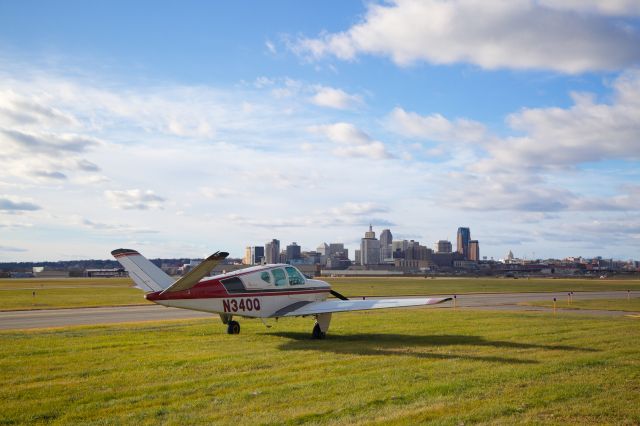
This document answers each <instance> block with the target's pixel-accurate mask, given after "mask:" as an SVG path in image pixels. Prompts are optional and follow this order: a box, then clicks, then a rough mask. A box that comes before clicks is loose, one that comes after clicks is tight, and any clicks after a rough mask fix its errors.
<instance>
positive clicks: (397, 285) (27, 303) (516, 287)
mask: <svg viewBox="0 0 640 426" xmlns="http://www.w3.org/2000/svg"><path fill="white" fill-rule="evenodd" d="M326 280H327V281H328V282H329V283H330V284H331V285H332V286H333V288H334V289H335V290H337V291H339V292H340V293H343V294H344V295H346V296H348V297H350V296H408V295H416V296H418V295H430V294H464V293H478V292H491V293H494V292H495V293H507V292H540V291H569V290H572V291H598V290H628V289H630V290H640V280H593V279H518V280H514V279H500V278H437V279H425V278H404V277H402V278H398V277H393V278H327V279H326ZM131 286H132V282H131V280H129V279H128V278H108V279H106V278H97V279H96V278H93V279H87V278H69V279H49V280H45V279H42V280H38V279H0V310H17V309H52V308H72V307H89V306H119V305H136V304H146V303H150V302H147V301H146V300H145V299H144V297H143V292H142V291H140V290H137V289H135V288H132V287H131ZM34 291H35V294H36V295H35V297H34V296H33V292H34Z"/></svg>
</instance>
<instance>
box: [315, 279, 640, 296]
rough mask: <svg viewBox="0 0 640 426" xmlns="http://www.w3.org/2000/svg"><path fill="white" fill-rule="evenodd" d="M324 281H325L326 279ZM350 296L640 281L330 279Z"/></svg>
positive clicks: (628, 286)
mask: <svg viewBox="0 0 640 426" xmlns="http://www.w3.org/2000/svg"><path fill="white" fill-rule="evenodd" d="M323 279H324V278H323ZM326 281H327V282H329V283H330V284H331V285H332V286H333V288H334V289H335V290H337V291H339V292H344V294H345V295H346V296H349V295H353V296H387V295H390V294H393V295H416V296H417V295H423V294H464V293H512V292H516V293H517V292H557V291H615V290H621V291H622V290H640V280H598V279H584V278H580V279H577V278H576V279H574V278H564V279H550V278H531V279H528V278H520V279H517V280H516V279H513V278H435V279H434V278H406V277H402V278H396V277H394V278H380V277H375V278H374V277H371V278H368V277H367V278H360V277H358V278H354V277H349V278H326Z"/></svg>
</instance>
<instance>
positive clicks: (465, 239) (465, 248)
mask: <svg viewBox="0 0 640 426" xmlns="http://www.w3.org/2000/svg"><path fill="white" fill-rule="evenodd" d="M469 240H471V231H469V228H458V241H457V243H458V244H457V247H456V251H457V252H458V253H460V254H461V255H462V257H463V258H465V259H469Z"/></svg>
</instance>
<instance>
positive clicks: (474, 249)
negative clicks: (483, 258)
mask: <svg viewBox="0 0 640 426" xmlns="http://www.w3.org/2000/svg"><path fill="white" fill-rule="evenodd" d="M469 260H475V261H476V262H477V261H479V260H480V244H479V243H478V240H471V241H469Z"/></svg>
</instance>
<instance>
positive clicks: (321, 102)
mask: <svg viewBox="0 0 640 426" xmlns="http://www.w3.org/2000/svg"><path fill="white" fill-rule="evenodd" d="M316 89H317V92H316V94H315V95H313V96H312V97H311V98H310V100H311V103H313V104H315V105H318V106H323V107H328V108H335V109H353V108H355V107H358V106H360V105H362V104H363V100H362V96H360V95H350V94H349V93H347V92H345V91H344V90H341V89H335V88H333V87H326V86H317V88H316Z"/></svg>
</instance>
